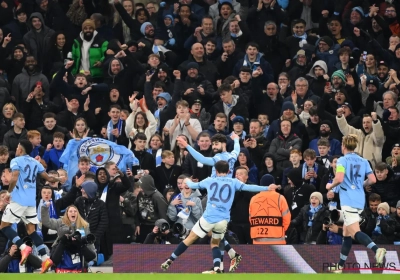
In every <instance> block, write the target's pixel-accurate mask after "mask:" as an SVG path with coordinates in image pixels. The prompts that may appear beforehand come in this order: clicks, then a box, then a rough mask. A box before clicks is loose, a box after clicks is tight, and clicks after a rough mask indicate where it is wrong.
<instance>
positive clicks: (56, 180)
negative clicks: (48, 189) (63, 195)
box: [40, 172, 61, 183]
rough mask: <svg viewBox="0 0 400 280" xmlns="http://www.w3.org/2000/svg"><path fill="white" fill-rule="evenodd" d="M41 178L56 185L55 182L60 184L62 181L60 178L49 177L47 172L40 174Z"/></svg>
mask: <svg viewBox="0 0 400 280" xmlns="http://www.w3.org/2000/svg"><path fill="white" fill-rule="evenodd" d="M40 176H41V177H42V178H43V179H45V180H46V181H48V182H50V183H55V182H60V181H61V178H60V177H53V176H49V174H47V172H42V173H40Z"/></svg>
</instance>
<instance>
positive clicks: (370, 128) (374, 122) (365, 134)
mask: <svg viewBox="0 0 400 280" xmlns="http://www.w3.org/2000/svg"><path fill="white" fill-rule="evenodd" d="M346 106H347V105H346ZM346 106H342V107H341V108H339V109H338V110H337V116H336V121H337V124H338V127H339V129H340V131H341V132H342V134H343V135H349V134H356V135H357V137H358V139H359V141H360V145H357V148H356V149H355V150H354V151H355V152H356V153H358V154H359V155H361V156H362V157H363V158H365V159H366V160H369V161H370V162H371V165H372V168H374V167H375V165H376V164H377V163H379V162H381V161H382V148H383V143H384V142H385V135H384V134H383V129H382V125H381V122H380V121H379V120H378V115H377V114H376V113H375V112H372V113H371V116H369V115H365V116H364V117H363V119H362V128H361V129H356V128H354V127H352V126H351V125H349V124H348V123H347V120H346V117H343V116H345V108H343V107H346Z"/></svg>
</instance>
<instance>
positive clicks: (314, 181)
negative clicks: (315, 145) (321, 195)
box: [301, 163, 318, 187]
mask: <svg viewBox="0 0 400 280" xmlns="http://www.w3.org/2000/svg"><path fill="white" fill-rule="evenodd" d="M307 172H308V166H307V164H306V163H303V172H302V175H301V176H302V177H303V178H305V177H306V173H307ZM314 172H315V174H318V164H316V163H314ZM316 183H317V180H316V179H315V178H311V179H310V184H312V185H314V186H316ZM316 187H317V186H316Z"/></svg>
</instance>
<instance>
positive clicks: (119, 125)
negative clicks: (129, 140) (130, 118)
mask: <svg viewBox="0 0 400 280" xmlns="http://www.w3.org/2000/svg"><path fill="white" fill-rule="evenodd" d="M122 123H123V120H121V119H119V120H118V122H117V128H118V134H119V135H121V131H122ZM113 129H114V124H113V122H112V121H109V122H108V124H107V136H108V140H110V141H112V142H116V141H117V139H116V138H115V136H114V135H112V134H111V131H112V130H113Z"/></svg>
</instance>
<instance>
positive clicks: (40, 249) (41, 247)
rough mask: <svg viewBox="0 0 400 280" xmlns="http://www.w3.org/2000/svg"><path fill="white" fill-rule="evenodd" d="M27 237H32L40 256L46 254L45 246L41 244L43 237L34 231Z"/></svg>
mask: <svg viewBox="0 0 400 280" xmlns="http://www.w3.org/2000/svg"><path fill="white" fill-rule="evenodd" d="M29 237H30V238H31V239H32V242H33V244H35V246H36V248H37V250H38V252H39V254H40V255H41V256H43V255H46V247H45V246H44V244H43V239H42V238H41V237H40V236H39V234H37V232H36V231H34V232H32V233H31V234H29Z"/></svg>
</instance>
